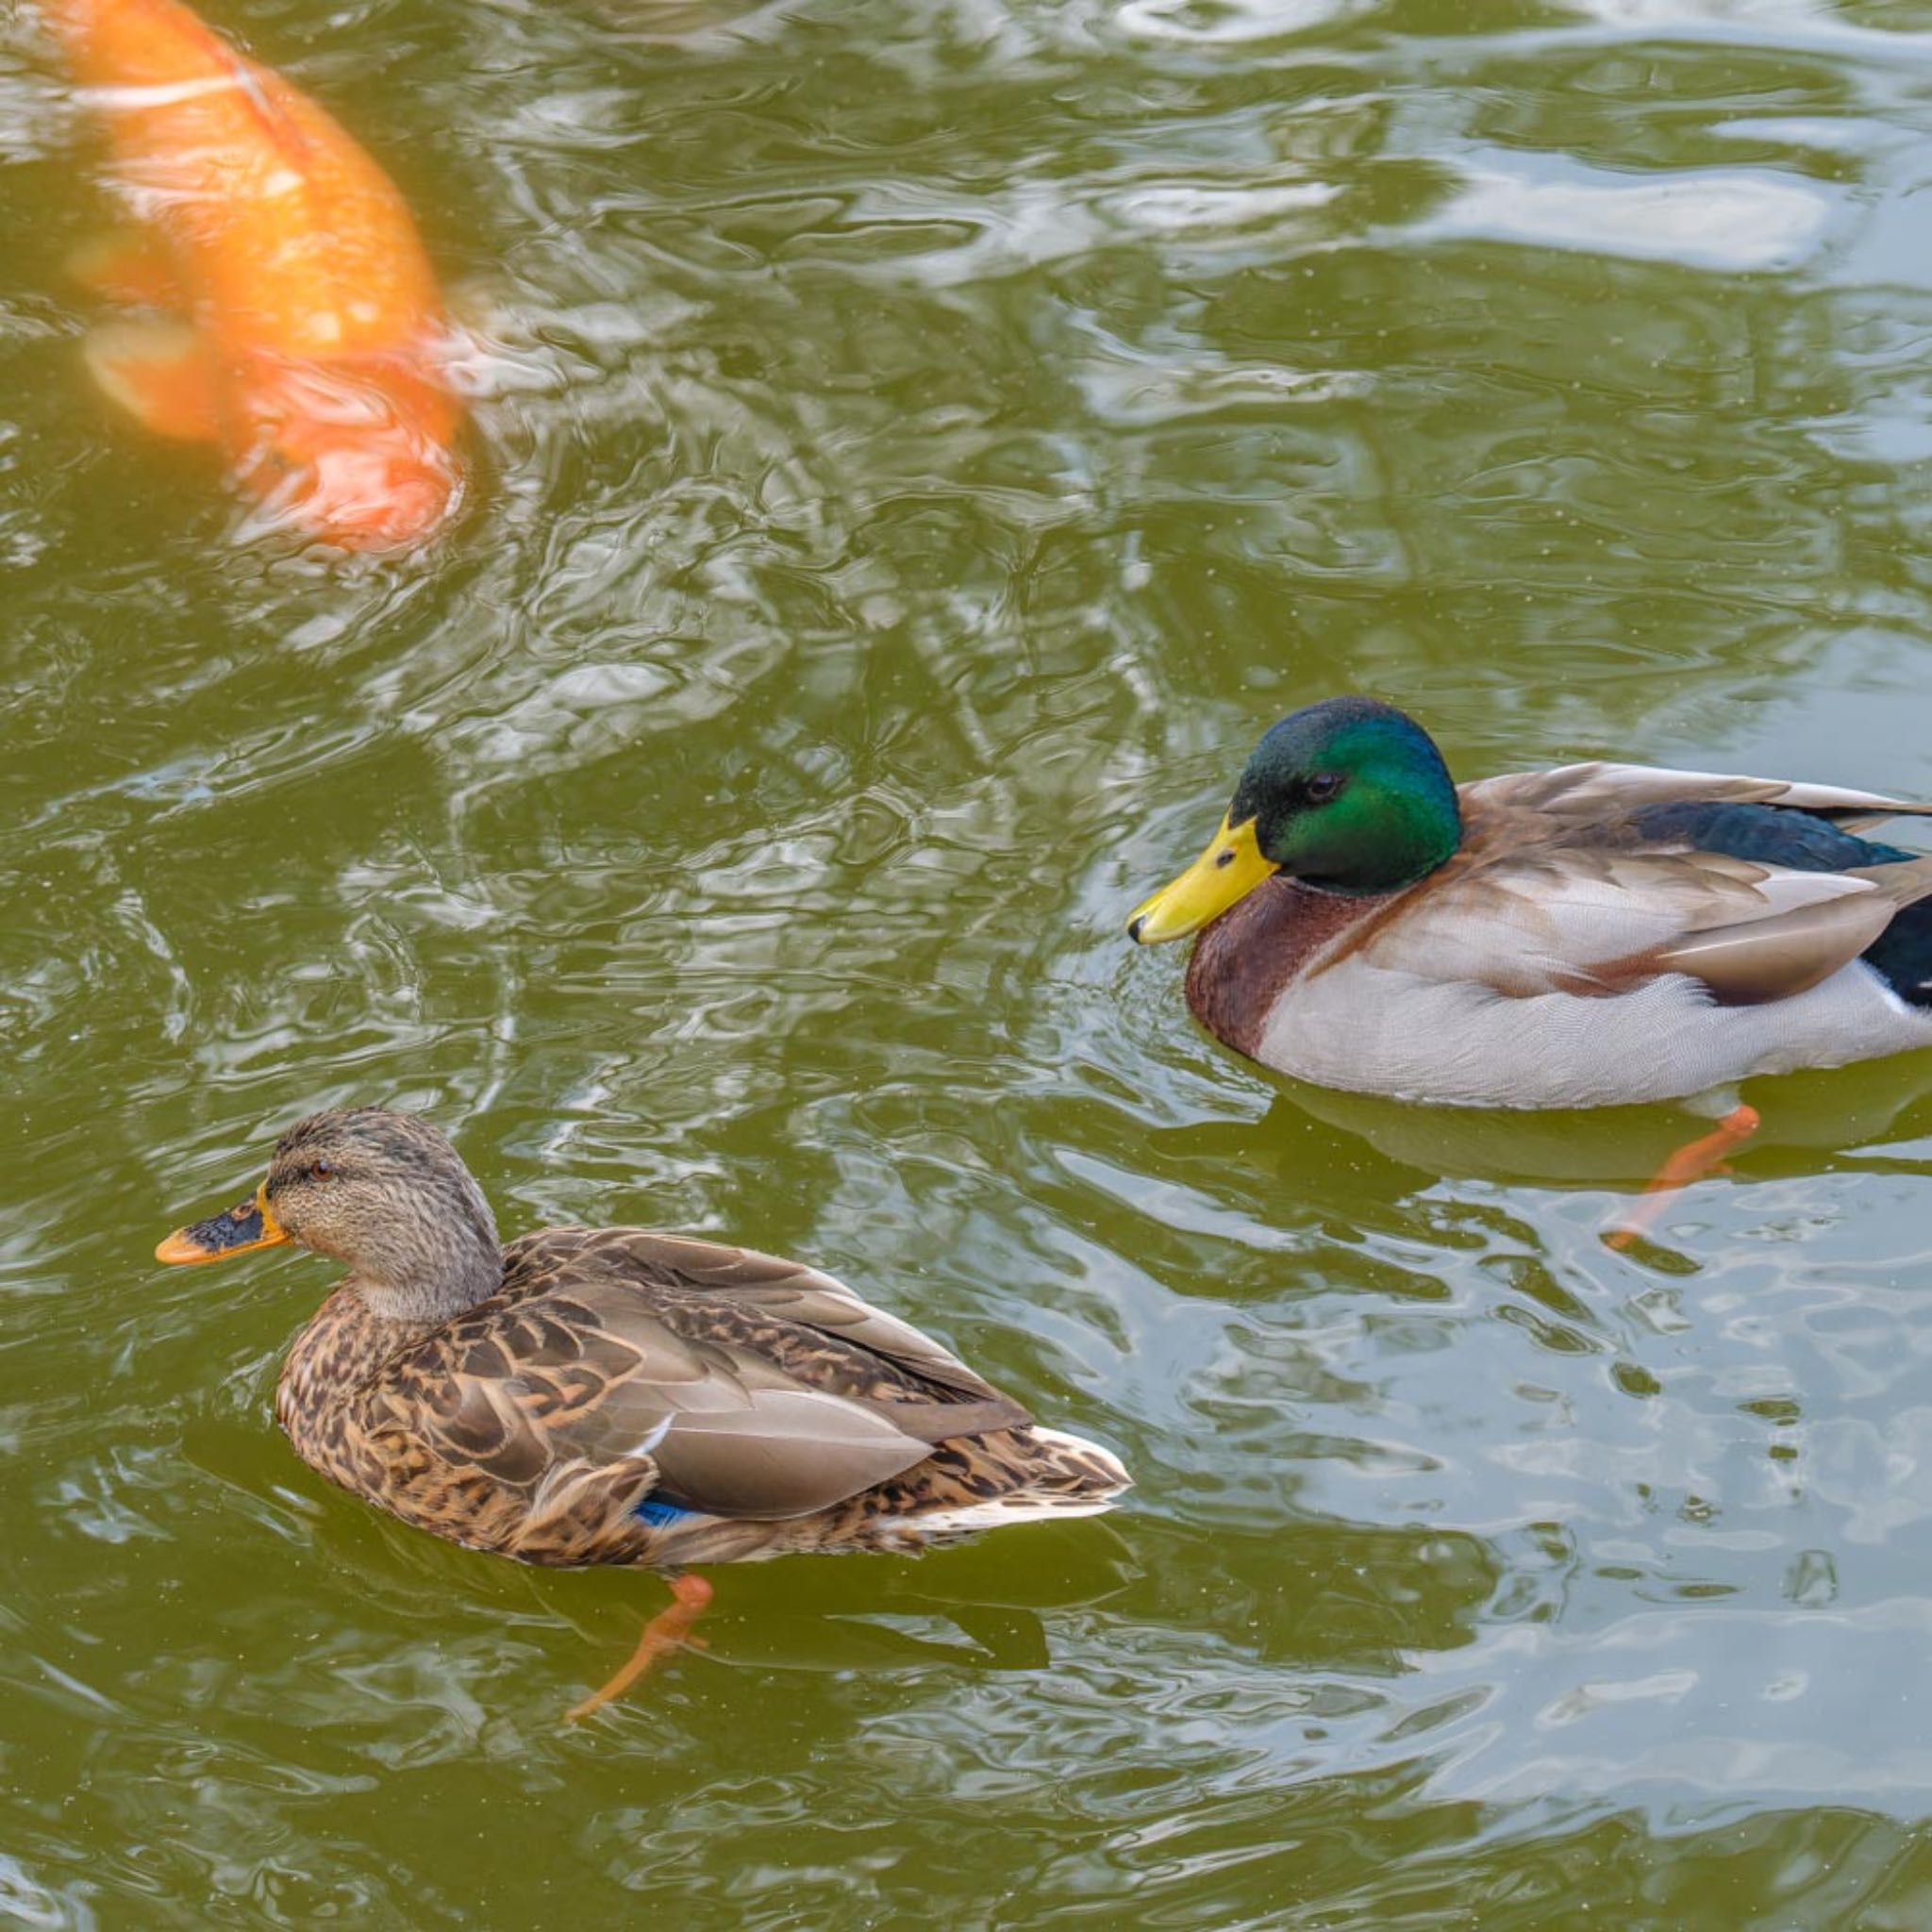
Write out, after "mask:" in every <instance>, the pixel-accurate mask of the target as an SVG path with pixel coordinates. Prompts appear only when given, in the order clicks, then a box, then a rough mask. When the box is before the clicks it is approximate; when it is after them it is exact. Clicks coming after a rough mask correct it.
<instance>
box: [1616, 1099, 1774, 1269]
mask: <svg viewBox="0 0 1932 1932" xmlns="http://www.w3.org/2000/svg"><path fill="white" fill-rule="evenodd" d="M1756 1132H1757V1108H1755V1107H1739V1108H1732V1110H1731V1111H1730V1112H1729V1113H1727V1114H1725V1116H1724V1119H1723V1120H1721V1121H1720V1122H1718V1124H1717V1125H1716V1127H1715V1128H1713V1129H1712V1131H1711V1132H1709V1133H1708V1134H1706V1135H1704V1136H1702V1137H1701V1138H1700V1139H1698V1140H1695V1141H1691V1144H1690V1145H1689V1146H1688V1147H1679V1148H1678V1149H1677V1151H1676V1152H1675V1153H1674V1154H1673V1155H1672V1156H1671V1158H1669V1159H1668V1160H1667V1161H1665V1162H1664V1164H1663V1165H1662V1166H1661V1167H1660V1168H1658V1169H1657V1177H1656V1178H1655V1179H1654V1180H1652V1181H1651V1182H1650V1183H1649V1184H1648V1185H1647V1186H1646V1187H1645V1188H1644V1190H1643V1192H1642V1195H1641V1197H1640V1198H1639V1200H1638V1202H1637V1205H1636V1206H1635V1207H1634V1208H1631V1210H1630V1212H1629V1213H1628V1214H1626V1215H1625V1216H1624V1219H1623V1221H1622V1222H1621V1223H1620V1224H1618V1225H1617V1226H1616V1227H1615V1228H1613V1229H1612V1230H1611V1231H1610V1232H1609V1233H1608V1234H1607V1235H1606V1236H1605V1237H1604V1240H1605V1241H1606V1242H1607V1244H1608V1245H1609V1246H1610V1247H1613V1248H1618V1249H1623V1248H1627V1247H1628V1246H1629V1245H1630V1243H1631V1242H1632V1241H1635V1240H1636V1239H1637V1238H1638V1236H1639V1235H1641V1234H1648V1233H1649V1231H1650V1230H1651V1229H1652V1228H1653V1227H1655V1226H1656V1225H1657V1221H1658V1220H1659V1219H1660V1218H1661V1216H1662V1214H1663V1211H1664V1208H1666V1207H1667V1206H1668V1205H1669V1200H1670V1196H1671V1195H1673V1194H1674V1193H1675V1192H1676V1191H1677V1190H1678V1189H1679V1188H1687V1187H1689V1186H1690V1185H1691V1182H1692V1181H1695V1180H1702V1179H1703V1178H1704V1176H1705V1175H1706V1174H1712V1173H1715V1172H1717V1171H1718V1170H1719V1169H1721V1168H1722V1167H1723V1166H1724V1156H1725V1155H1727V1154H1728V1153H1730V1152H1731V1150H1732V1149H1733V1148H1735V1147H1738V1146H1740V1145H1741V1144H1742V1143H1743V1142H1744V1141H1748V1140H1749V1139H1750V1138H1751V1136H1752V1135H1753V1134H1755V1133H1756Z"/></svg>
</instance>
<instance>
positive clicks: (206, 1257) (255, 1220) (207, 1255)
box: [155, 1184, 291, 1262]
mask: <svg viewBox="0 0 1932 1932" xmlns="http://www.w3.org/2000/svg"><path fill="white" fill-rule="evenodd" d="M264 1185H266V1184H264ZM262 1195H263V1190H262V1189H261V1188H258V1189H256V1191H255V1192H254V1193H253V1194H251V1195H250V1196H249V1197H248V1199H247V1200H245V1201H240V1202H237V1203H236V1205H235V1206H234V1207H232V1208H229V1209H228V1211H227V1212H226V1213H225V1214H215V1215H211V1216H209V1218H208V1220H206V1221H197V1222H196V1223H195V1224H194V1225H193V1226H192V1227H177V1228H176V1229H175V1232H174V1233H173V1234H171V1235H170V1236H169V1237H168V1239H167V1240H166V1241H163V1242H162V1243H161V1244H160V1246H159V1247H158V1248H157V1249H156V1250H155V1259H156V1260H157V1261H173V1262H186V1261H225V1260H226V1259H227V1258H228V1257H229V1256H230V1255H245V1254H247V1253H248V1252H249V1250H250V1249H251V1248H272V1247H275V1245H276V1244H277V1243H278V1242H281V1241H289V1240H291V1236H289V1235H287V1234H285V1233H284V1232H283V1231H282V1226H281V1224H280V1223H279V1222H278V1221H276V1219H275V1216H274V1215H273V1214H271V1213H270V1212H269V1211H268V1203H267V1201H266V1200H264V1199H263V1198H262Z"/></svg>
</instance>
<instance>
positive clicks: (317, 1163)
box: [308, 1160, 335, 1181]
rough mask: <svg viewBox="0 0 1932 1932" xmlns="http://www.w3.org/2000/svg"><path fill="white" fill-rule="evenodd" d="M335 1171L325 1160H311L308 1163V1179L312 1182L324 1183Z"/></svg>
mask: <svg viewBox="0 0 1932 1932" xmlns="http://www.w3.org/2000/svg"><path fill="white" fill-rule="evenodd" d="M333 1173H335V1169H334V1168H333V1167H332V1166H331V1165H330V1164H329V1163H328V1162H327V1161H326V1160H311V1161H310V1162H309V1163H308V1178H309V1179H310V1180H312V1181H325V1180H327V1178H328V1177H329V1175H330V1174H333Z"/></svg>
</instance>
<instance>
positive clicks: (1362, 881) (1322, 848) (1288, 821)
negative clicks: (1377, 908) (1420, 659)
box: [1127, 697, 1462, 944]
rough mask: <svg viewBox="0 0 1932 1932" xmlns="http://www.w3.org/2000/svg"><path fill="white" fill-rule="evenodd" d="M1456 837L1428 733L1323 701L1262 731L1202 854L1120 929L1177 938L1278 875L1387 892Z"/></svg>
mask: <svg viewBox="0 0 1932 1932" xmlns="http://www.w3.org/2000/svg"><path fill="white" fill-rule="evenodd" d="M1461 840H1462V816H1461V813H1460V812H1459V811H1458V810H1457V804H1456V786H1455V783H1454V782H1453V780H1452V779H1451V778H1450V776H1449V771H1448V767H1447V766H1446V765H1444V764H1443V762H1442V755H1441V752H1439V751H1438V750H1437V749H1436V746H1435V743H1434V741H1432V740H1431V739H1430V737H1429V734H1428V733H1427V732H1426V731H1424V729H1423V728H1422V726H1421V725H1420V724H1417V723H1416V722H1415V721H1414V719H1412V718H1409V717H1407V716H1406V715H1405V714H1404V713H1403V712H1401V711H1398V710H1397V709H1396V708H1395V707H1394V706H1393V705H1385V704H1381V703H1379V702H1378V701H1377V700H1375V699H1374V698H1360V697H1346V698H1324V700H1323V701H1322V702H1321V703H1320V704H1314V705H1308V706H1306V707H1304V708H1303V709H1301V710H1299V711H1294V712H1291V714H1290V715H1289V716H1288V717H1286V718H1284V719H1283V720H1282V721H1281V722H1280V724H1276V725H1274V726H1273V727H1272V728H1271V729H1270V730H1269V731H1268V732H1267V734H1266V735H1265V736H1264V737H1263V738H1262V740H1261V741H1260V743H1259V744H1257V746H1256V747H1255V751H1254V756H1253V757H1252V758H1249V760H1248V762H1247V768H1246V769H1245V770H1244V771H1243V772H1242V773H1241V782H1240V783H1239V784H1238V785H1236V787H1235V791H1234V802H1233V803H1232V804H1231V805H1230V806H1229V807H1228V808H1227V816H1226V817H1225V818H1224V819H1223V820H1222V822H1221V829H1220V830H1219V831H1218V832H1217V833H1216V834H1215V836H1214V838H1213V839H1212V841H1209V843H1208V849H1207V851H1206V852H1204V853H1203V854H1202V855H1201V857H1200V858H1198V859H1196V860H1195V862H1194V863H1193V864H1192V865H1191V866H1190V867H1189V868H1188V870H1187V871H1186V872H1184V873H1183V874H1181V875H1180V877H1179V878H1177V879H1175V880H1174V883H1173V884H1172V885H1169V886H1166V887H1164V888H1162V890H1161V891H1158V892H1156V893H1155V894H1154V896H1153V897H1152V898H1151V899H1149V900H1147V901H1146V903H1145V904H1144V905H1142V906H1141V907H1140V908H1138V909H1137V910H1136V912H1135V914H1134V917H1133V919H1132V921H1131V922H1130V923H1129V924H1128V927H1127V930H1128V932H1129V933H1130V934H1131V935H1132V936H1133V937H1134V938H1135V939H1137V940H1140V941H1142V942H1143V943H1149V944H1151V943H1153V942H1154V941H1158V940H1170V939H1179V938H1181V937H1182V936H1183V935H1184V934H1186V933H1191V932H1193V931H1195V930H1196V929H1197V928H1198V927H1200V926H1203V925H1206V924H1208V921H1209V920H1211V919H1216V918H1218V917H1219V916H1220V915H1221V914H1222V913H1224V912H1225V911H1226V910H1227V908H1229V907H1230V906H1232V905H1234V904H1236V902H1237V901H1239V900H1241V899H1242V898H1244V897H1246V895H1247V894H1248V893H1249V892H1251V891H1253V890H1254V889H1255V887H1257V885H1259V884H1260V883H1261V881H1262V880H1263V879H1265V878H1268V877H1270V876H1271V875H1272V874H1275V873H1277V872H1278V873H1282V874H1286V875H1287V876H1289V877H1291V878H1294V879H1299V880H1301V881H1302V882H1303V883H1304V884H1306V885H1310V886H1317V887H1320V888H1321V889H1322V890H1323V891H1329V892H1344V893H1352V894H1374V893H1380V892H1392V891H1397V890H1399V889H1400V888H1401V887H1403V886H1407V885H1413V884H1414V883H1415V881H1416V880H1417V879H1419V878H1422V877H1423V876H1424V875H1425V874H1428V873H1431V872H1433V871H1435V869H1436V868H1437V867H1438V866H1439V865H1441V863H1442V862H1443V861H1444V860H1445V859H1447V858H1449V857H1450V856H1451V855H1452V854H1453V853H1454V852H1455V850H1456V848H1457V845H1458V844H1459V843H1460V842H1461Z"/></svg>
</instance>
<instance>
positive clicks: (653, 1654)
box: [564, 1576, 714, 1724]
mask: <svg viewBox="0 0 1932 1932" xmlns="http://www.w3.org/2000/svg"><path fill="white" fill-rule="evenodd" d="M713 1594H714V1592H713V1591H712V1589H711V1586H710V1585H709V1584H708V1583H707V1582H706V1581H705V1579H704V1578H703V1577H702V1576H680V1577H678V1578H677V1579H676V1580H675V1582H674V1583H673V1584H672V1586H671V1602H670V1603H669V1604H667V1605H666V1606H665V1607H664V1608H663V1609H661V1610H659V1611H658V1614H657V1615H656V1616H655V1617H653V1618H652V1619H651V1621H650V1622H649V1623H648V1624H645V1625H644V1631H643V1635H642V1636H641V1637H640V1638H639V1639H638V1647H637V1648H636V1649H635V1650H634V1651H632V1652H631V1654H630V1657H629V1658H628V1660H627V1661H626V1662H625V1664H624V1666H623V1667H622V1668H621V1669H620V1670H619V1671H618V1673H617V1674H616V1675H615V1676H613V1677H612V1678H611V1679H610V1681H609V1682H608V1683H607V1684H605V1685H604V1686H603V1687H602V1688H601V1689H600V1690H597V1691H592V1692H591V1695H590V1696H588V1697H587V1698H585V1699H584V1701H583V1702H582V1703H581V1704H574V1705H573V1706H572V1707H570V1709H569V1710H567V1711H566V1712H565V1713H564V1719H565V1722H566V1723H570V1724H575V1722H576V1721H577V1719H579V1718H583V1717H589V1716H590V1714H591V1712H592V1711H593V1710H601V1709H602V1708H603V1707H604V1706H605V1705H607V1704H608V1703H609V1702H610V1700H611V1699H612V1698H613V1697H621V1696H622V1695H623V1694H624V1693H625V1691H627V1690H629V1688H630V1687H631V1685H633V1684H634V1683H636V1682H637V1680H638V1679H639V1678H640V1677H641V1676H642V1675H643V1674H644V1673H645V1672H646V1671H648V1670H649V1669H650V1668H651V1666H652V1665H653V1664H654V1663H656V1662H657V1661H658V1658H659V1657H662V1656H663V1655H664V1654H665V1653H666V1652H667V1651H673V1650H675V1649H677V1648H678V1646H679V1645H680V1644H683V1643H685V1642H687V1641H689V1643H690V1644H691V1648H693V1649H696V1650H702V1649H704V1648H705V1647H706V1646H705V1641H704V1639H703V1638H702V1637H696V1638H693V1637H691V1636H690V1631H691V1625H692V1624H694V1623H696V1622H697V1620H698V1619H699V1618H700V1617H701V1616H703V1615H704V1613H705V1611H706V1609H707V1608H708V1607H709V1605H710V1601H711V1598H712V1596H713Z"/></svg>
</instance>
